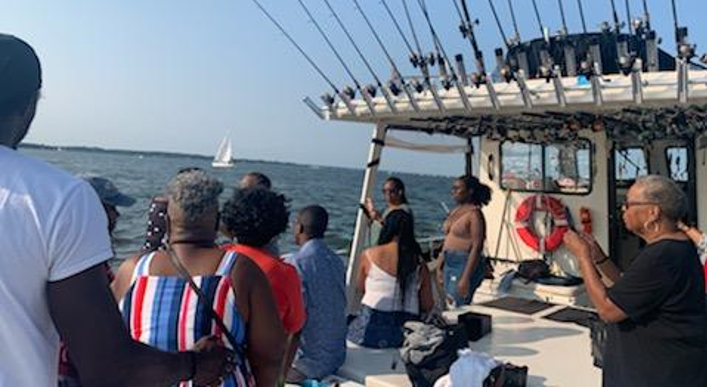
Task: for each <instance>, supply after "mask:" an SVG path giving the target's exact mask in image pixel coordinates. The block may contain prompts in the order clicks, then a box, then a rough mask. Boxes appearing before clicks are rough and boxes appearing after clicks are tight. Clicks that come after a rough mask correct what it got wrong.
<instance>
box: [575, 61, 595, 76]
mask: <svg viewBox="0 0 707 387" xmlns="http://www.w3.org/2000/svg"><path fill="white" fill-rule="evenodd" d="M577 74H578V75H580V76H584V77H585V78H587V79H592V77H593V76H595V75H596V74H595V73H594V67H593V66H592V64H591V63H590V62H589V61H588V60H583V61H582V62H581V63H580V64H579V71H577Z"/></svg>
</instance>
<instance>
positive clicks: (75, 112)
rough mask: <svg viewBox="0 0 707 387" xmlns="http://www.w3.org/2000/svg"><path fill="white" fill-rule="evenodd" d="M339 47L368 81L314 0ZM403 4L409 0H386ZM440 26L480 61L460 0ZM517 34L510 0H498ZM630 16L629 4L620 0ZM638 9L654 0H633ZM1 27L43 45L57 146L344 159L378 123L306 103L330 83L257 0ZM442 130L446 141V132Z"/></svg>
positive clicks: (94, 12) (555, 23)
mask: <svg viewBox="0 0 707 387" xmlns="http://www.w3.org/2000/svg"><path fill="white" fill-rule="evenodd" d="M359 1H360V3H361V4H362V7H363V8H364V9H365V11H366V12H367V13H368V15H369V16H370V17H371V19H372V21H373V23H374V24H375V26H376V27H377V29H378V31H379V33H380V34H381V36H382V38H383V40H384V42H385V43H386V45H387V46H388V48H389V50H390V51H391V52H392V53H393V55H394V58H395V60H396V62H397V64H398V65H399V66H400V67H401V69H403V72H404V73H408V74H411V73H413V69H412V68H411V67H410V65H409V63H408V61H407V56H408V54H407V52H406V50H405V46H404V44H403V42H402V40H401V39H400V37H399V36H398V35H397V33H396V32H395V30H394V27H393V25H392V23H391V22H390V20H389V19H388V17H387V15H386V14H385V13H384V9H383V7H382V6H381V4H380V0H359ZM261 2H262V3H263V5H265V6H266V7H267V8H269V9H270V10H271V11H272V13H273V14H274V16H275V17H276V18H278V19H279V20H280V21H281V22H282V24H283V25H284V26H285V28H286V29H288V31H289V32H290V33H291V34H292V35H293V36H294V38H295V39H296V40H297V41H298V42H299V43H300V44H301V45H302V46H303V47H304V48H305V50H306V51H307V52H308V53H309V54H310V55H311V56H312V57H313V58H314V59H315V60H316V61H317V62H318V63H319V64H320V65H321V67H322V68H323V69H324V70H325V72H326V73H327V74H328V75H329V76H330V77H331V78H332V79H333V80H334V82H335V83H336V84H337V85H346V84H351V81H350V80H349V79H348V78H347V77H346V73H345V72H344V70H343V69H342V68H341V66H340V65H339V64H338V62H336V61H335V58H334V56H333V55H332V53H331V52H330V51H329V50H328V49H327V48H326V46H325V45H324V42H323V40H322V39H321V37H320V36H319V35H317V33H316V31H315V29H314V27H313V26H312V25H311V23H309V22H308V20H307V17H306V15H305V14H304V12H303V11H302V9H301V8H300V6H299V4H298V3H297V1H296V0H261ZM305 2H306V4H307V5H308V6H309V7H310V8H311V10H312V11H313V13H314V14H315V17H316V18H317V20H318V21H319V22H320V23H321V24H322V26H323V28H324V29H325V30H326V31H327V32H328V33H329V34H330V37H331V39H332V40H333V41H334V42H335V43H336V44H337V46H338V47H339V48H340V49H341V53H342V55H343V56H344V58H345V59H346V60H347V62H348V63H350V65H351V67H352V69H353V71H354V73H355V74H356V76H357V78H358V79H359V80H360V82H361V83H362V84H367V83H371V82H372V77H371V76H370V75H369V74H368V73H367V72H366V69H365V67H364V66H363V64H362V63H361V62H360V61H359V59H358V57H357V56H355V53H354V50H353V49H352V48H351V46H350V45H349V44H348V42H347V41H346V40H345V37H344V36H343V35H342V34H341V32H340V30H339V29H338V27H337V26H336V25H335V23H334V20H333V18H332V17H331V16H330V15H329V13H328V12H327V11H326V10H325V5H324V2H323V1H322V0H305ZM330 2H331V3H332V5H333V6H334V8H335V9H337V10H338V11H339V13H340V15H341V17H342V19H343V20H344V23H345V24H346V25H347V26H349V27H350V29H351V31H352V33H353V35H354V38H355V39H356V40H357V42H358V43H359V44H360V45H361V46H362V49H363V51H364V53H365V54H366V56H367V57H368V58H369V60H370V61H371V62H372V64H373V66H374V67H375V69H376V71H377V72H378V75H379V77H381V78H383V79H387V77H388V76H389V74H390V69H389V67H388V65H387V63H386V61H385V57H384V56H383V54H382V52H381V51H380V49H379V48H378V46H377V45H376V44H375V42H374V41H373V38H372V36H371V34H370V32H369V31H368V30H367V29H366V27H365V25H364V23H363V20H362V19H361V17H360V15H359V14H358V13H357V12H356V11H355V8H354V5H353V2H352V1H351V0H330ZM387 2H388V4H389V6H390V7H391V8H392V9H393V11H394V12H396V13H398V14H399V15H400V18H399V21H400V22H401V23H402V22H403V21H404V19H403V14H402V11H401V9H402V8H401V0H387ZM407 2H408V4H409V6H410V7H411V9H412V11H413V14H414V18H415V20H416V25H417V32H418V34H419V35H420V37H421V40H422V43H423V46H424V47H426V50H430V49H431V41H430V39H429V33H428V31H427V30H426V27H425V24H423V20H422V17H421V13H420V10H419V7H418V6H417V0H407ZM427 2H428V3H429V4H428V6H429V8H430V12H431V14H432V19H433V22H434V23H435V27H436V28H437V30H438V32H439V33H440V35H441V37H442V40H443V42H444V44H445V45H446V49H447V51H448V53H449V54H450V55H454V54H456V53H462V54H464V56H465V59H466V63H467V68H468V69H469V70H471V69H472V62H471V57H472V55H471V50H470V48H469V44H468V43H467V42H465V41H463V40H462V38H461V36H460V34H459V33H458V30H457V25H458V19H457V16H456V13H455V11H454V8H453V3H452V0H428V1H427ZM537 2H538V4H539V6H540V9H541V12H542V15H543V22H544V24H546V25H548V27H550V30H551V31H555V30H557V29H559V28H560V27H561V24H560V15H559V11H558V6H557V0H537ZM494 3H495V4H496V6H497V7H498V9H499V12H500V14H501V18H502V20H503V22H504V25H505V27H506V33H507V34H510V33H511V23H510V18H509V16H508V12H507V8H506V1H500V0H494ZM514 3H515V5H516V13H517V15H518V18H519V23H520V28H521V34H522V35H523V37H524V38H530V37H536V36H537V35H539V32H538V27H537V24H536V22H535V18H534V17H533V13H532V2H531V0H514ZM563 4H565V8H566V13H567V18H568V22H569V25H570V30H571V31H574V32H577V31H579V30H580V26H581V24H580V22H579V16H578V12H577V2H576V1H575V0H563ZM648 4H649V7H650V8H651V11H652V13H653V15H652V16H653V20H652V21H653V25H654V27H655V28H656V29H657V30H658V31H659V34H660V36H662V37H663V44H662V47H663V48H664V49H666V50H668V51H669V52H672V51H673V47H674V43H673V41H674V38H673V29H672V17H671V13H670V2H669V1H668V0H648ZM469 5H470V6H471V11H472V13H473V14H474V17H476V18H478V19H479V20H480V25H479V26H478V27H477V34H478V38H479V40H480V43H481V46H482V49H483V50H484V52H485V55H486V58H487V63H488V66H489V67H491V59H492V56H493V49H494V48H495V47H497V46H500V45H501V39H500V37H499V35H498V30H497V27H496V25H495V24H494V22H493V19H492V17H491V13H490V10H489V6H488V3H487V1H485V0H471V1H469ZM609 5H610V0H584V8H585V14H586V16H587V22H588V23H587V24H588V26H589V27H590V28H591V29H596V26H597V25H598V24H599V23H600V22H601V21H603V20H610V18H611V13H610V7H609ZM617 5H618V7H619V12H620V15H621V17H622V19H623V18H625V13H624V10H625V8H624V1H623V0H617ZM630 5H631V8H632V12H633V14H634V16H637V15H639V13H642V2H641V1H638V0H631V1H630ZM678 6H679V11H680V18H681V20H680V21H681V24H685V25H687V26H689V27H690V34H691V40H692V41H693V42H698V43H702V45H698V52H701V53H703V52H705V51H707V28H705V27H704V21H702V23H700V18H704V14H705V10H707V6H705V5H704V1H703V0H678ZM0 10H1V11H0V31H2V32H6V33H12V34H15V35H17V36H20V37H22V38H24V39H25V40H27V41H28V42H29V43H30V44H32V45H33V46H34V47H35V49H36V50H37V52H38V54H39V56H40V58H41V60H42V62H43V66H44V90H43V100H42V101H41V105H40V109H39V112H38V116H37V119H36V121H35V124H34V126H33V130H32V131H31V133H30V136H29V137H28V139H27V141H31V142H41V143H48V144H58V145H89V146H101V147H108V148H120V149H136V150H163V151H176V152H189V153H199V154H212V153H213V152H214V151H215V149H216V147H217V145H218V143H219V141H220V140H221V138H222V137H223V136H224V135H226V134H227V133H230V134H231V136H232V138H233V145H234V153H235V156H236V157H242V158H249V159H261V160H277V161H291V162H298V163H307V164H322V165H334V166H346V167H361V166H363V165H364V164H365V161H366V156H367V148H368V140H369V137H370V134H371V130H372V127H371V126H370V125H366V124H344V123H336V122H323V121H321V120H319V119H318V118H317V117H316V116H314V115H313V114H312V113H311V112H310V111H309V110H308V109H307V107H306V106H305V105H304V104H303V103H302V102H301V100H302V98H303V97H305V96H311V97H312V98H313V99H315V100H317V101H319V98H318V96H319V95H321V94H322V93H323V92H325V91H329V90H328V89H327V85H326V83H325V82H324V81H322V80H321V79H320V78H319V77H318V76H317V74H316V73H315V72H314V71H313V70H312V69H311V68H310V67H309V66H308V64H307V63H306V62H305V60H304V59H302V58H301V57H300V56H299V54H298V53H297V52H296V51H295V49H294V48H293V47H291V46H290V45H289V43H288V42H287V40H286V39H285V37H284V36H283V35H282V34H280V33H279V32H278V31H277V30H276V29H275V27H274V26H272V25H271V24H269V22H268V21H267V20H266V19H265V17H264V16H263V15H262V14H261V13H259V11H258V10H257V8H256V7H255V5H254V4H253V3H252V2H251V1H250V0H230V1H226V0H203V1H197V0H122V1H115V0H114V1H108V0H103V1H86V0H62V1H54V0H44V1H40V0H4V1H2V2H0ZM439 141H442V140H439ZM382 167H383V168H384V169H388V170H396V171H407V172H419V173H434V174H445V175H456V174H458V173H460V172H461V168H462V162H461V157H460V156H458V155H455V156H439V155H421V154H419V153H410V152H405V151H397V150H391V151H387V152H386V153H385V154H384V159H383V164H382Z"/></svg>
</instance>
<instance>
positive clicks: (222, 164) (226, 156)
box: [211, 136, 235, 168]
mask: <svg viewBox="0 0 707 387" xmlns="http://www.w3.org/2000/svg"><path fill="white" fill-rule="evenodd" d="M234 165H235V164H234V163H233V149H232V148H231V139H230V138H228V136H226V137H224V138H223V140H222V141H221V144H220V145H219V146H218V150H217V151H216V155H215V156H214V161H213V162H212V163H211V166H212V167H214V168H231V167H233V166H234Z"/></svg>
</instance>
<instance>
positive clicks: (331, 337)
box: [287, 205, 347, 383]
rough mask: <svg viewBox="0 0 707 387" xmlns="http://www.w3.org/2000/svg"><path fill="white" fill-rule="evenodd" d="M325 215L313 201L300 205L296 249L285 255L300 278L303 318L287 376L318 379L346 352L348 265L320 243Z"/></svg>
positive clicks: (292, 379)
mask: <svg viewBox="0 0 707 387" xmlns="http://www.w3.org/2000/svg"><path fill="white" fill-rule="evenodd" d="M328 221H329V215H328V214H327V211H326V210H325V209H324V208H323V207H321V206H317V205H313V206H308V207H305V208H304V209H302V210H301V211H300V212H299V214H298V215H297V219H296V220H295V223H294V227H293V232H294V236H295V242H296V243H297V244H298V245H299V246H301V248H300V250H299V251H298V252H297V253H295V254H293V255H292V256H291V257H289V258H288V259H287V261H288V263H290V264H292V265H293V266H294V267H295V268H297V272H298V273H299V275H300V277H301V278H302V292H303V297H304V303H305V306H306V308H307V321H306V323H305V325H304V328H303V330H302V336H301V337H300V346H299V349H298V350H297V357H296V358H295V361H294V362H293V364H292V368H290V370H289V372H288V374H287V381H288V382H290V383H299V382H301V381H303V380H305V379H320V378H322V377H324V376H327V375H330V374H332V373H334V372H335V371H336V370H337V369H338V368H339V367H340V366H341V365H342V364H344V360H345V358H346V330H347V327H346V289H345V288H346V278H345V277H346V269H345V268H344V263H343V260H342V259H341V257H339V256H337V255H336V254H334V252H332V251H331V250H330V249H329V247H327V245H326V244H325V243H324V239H323V238H324V232H325V231H326V228H327V223H328Z"/></svg>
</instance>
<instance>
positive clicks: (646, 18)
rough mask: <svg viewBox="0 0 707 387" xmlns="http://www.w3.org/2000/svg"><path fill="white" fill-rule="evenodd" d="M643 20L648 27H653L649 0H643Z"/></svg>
mask: <svg viewBox="0 0 707 387" xmlns="http://www.w3.org/2000/svg"><path fill="white" fill-rule="evenodd" d="M643 20H644V22H645V25H646V29H647V30H650V29H651V14H650V12H648V0H643Z"/></svg>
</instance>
